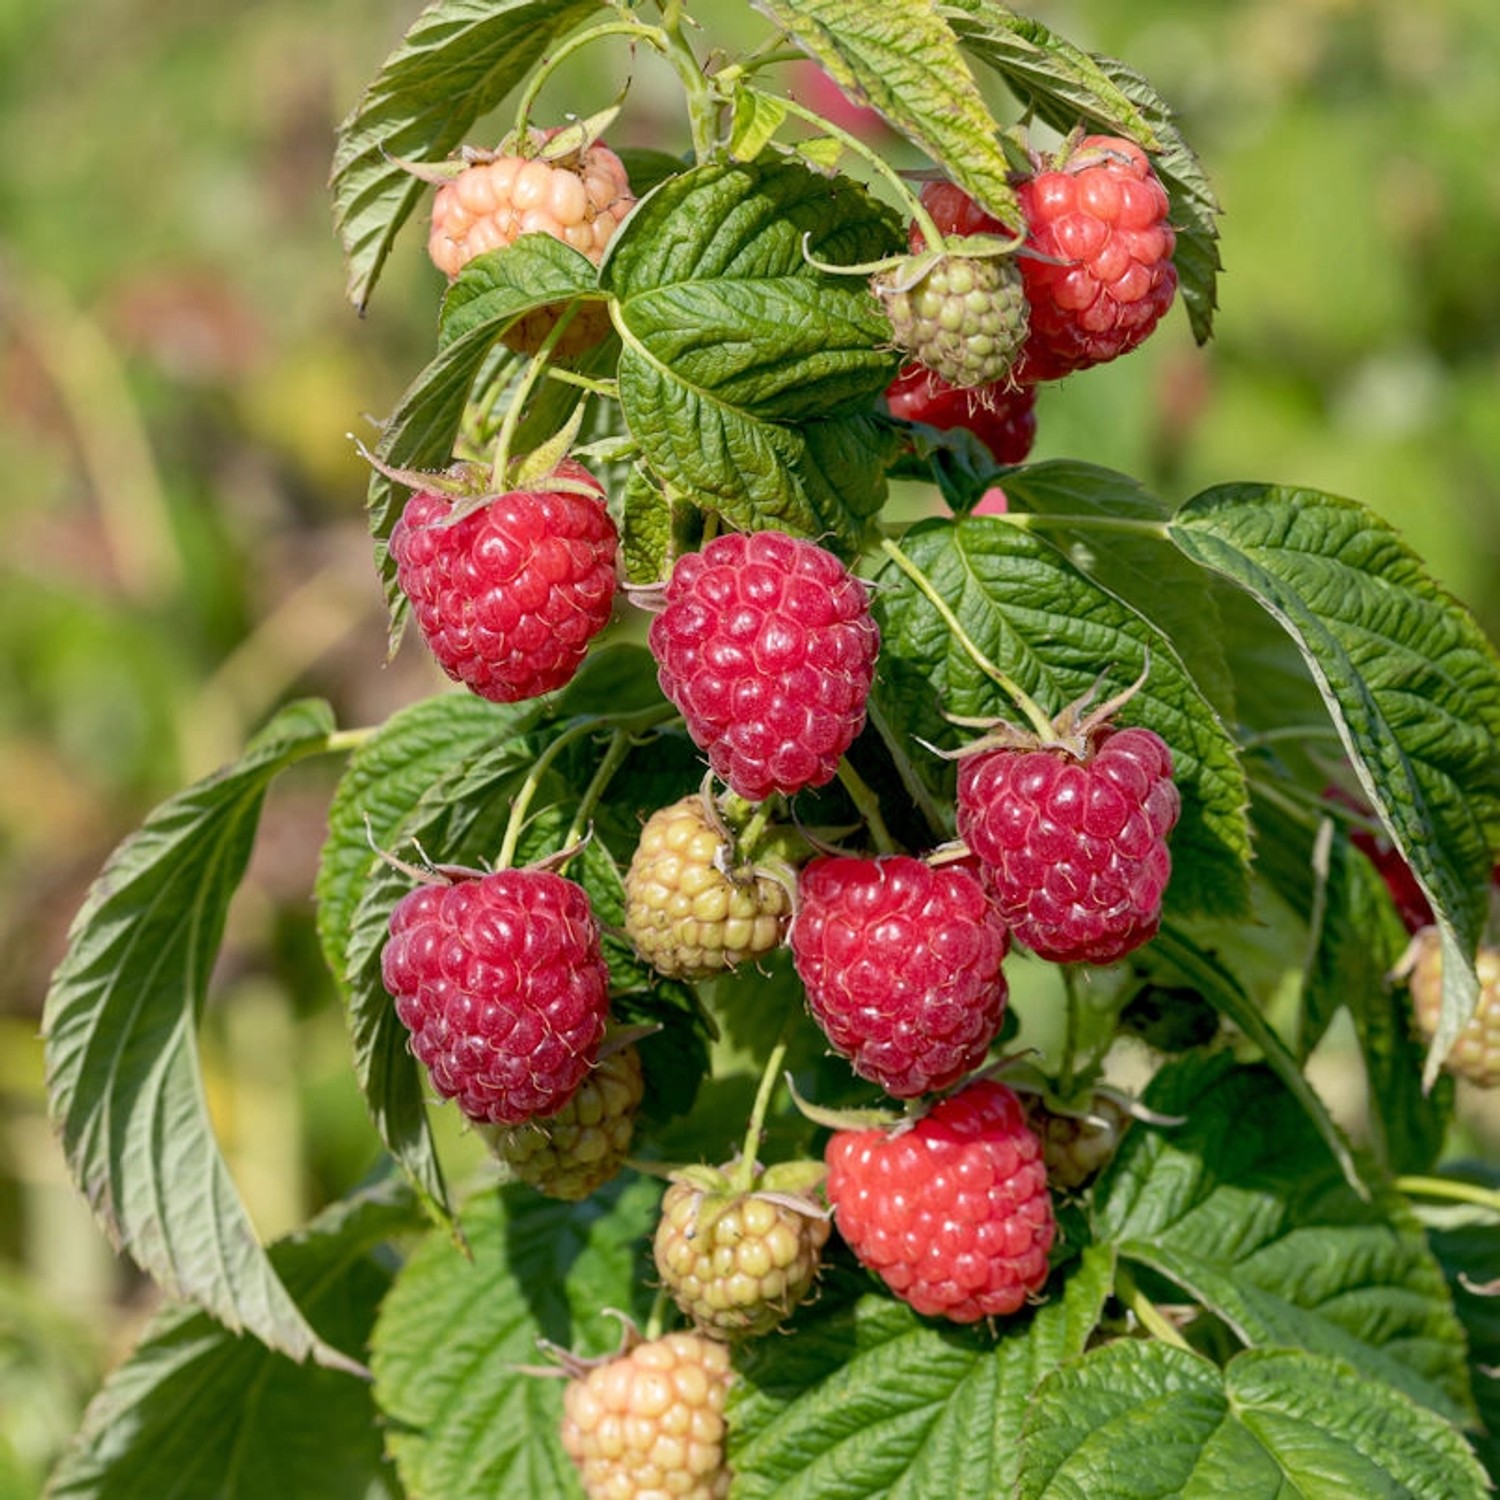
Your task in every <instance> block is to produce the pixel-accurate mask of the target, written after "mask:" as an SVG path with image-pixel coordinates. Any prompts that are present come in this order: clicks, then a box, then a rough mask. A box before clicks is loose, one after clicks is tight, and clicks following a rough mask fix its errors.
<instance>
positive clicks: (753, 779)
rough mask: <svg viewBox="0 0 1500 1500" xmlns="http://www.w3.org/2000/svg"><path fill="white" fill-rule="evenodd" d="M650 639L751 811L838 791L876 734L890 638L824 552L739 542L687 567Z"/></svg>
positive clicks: (664, 672)
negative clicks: (879, 668)
mask: <svg viewBox="0 0 1500 1500" xmlns="http://www.w3.org/2000/svg"><path fill="white" fill-rule="evenodd" d="M650 640H651V650H652V653H653V654H654V655H655V657H656V662H657V677H658V680H659V681H660V683H661V690H662V692H664V693H665V694H666V695H667V697H668V698H669V699H671V701H672V702H673V703H674V704H676V706H677V708H678V709H679V710H680V711H681V713H682V716H683V719H684V720H685V721H686V723H687V728H688V733H689V734H691V735H692V737H693V740H694V742H695V743H696V744H697V745H698V748H699V749H700V750H705V751H707V752H708V762H709V764H710V765H711V766H712V767H713V769H714V771H715V772H716V773H717V774H718V775H719V776H720V777H721V778H722V779H723V780H724V781H726V782H727V783H728V784H729V785H730V787H732V788H733V789H734V790H735V791H736V792H738V793H739V794H740V796H742V797H744V798H747V799H748V800H749V801H751V802H759V801H760V800H762V799H763V798H765V797H768V796H770V794H771V793H772V792H787V793H792V792H799V791H801V790H802V789H803V788H804V787H814V786H822V785H824V784H825V783H826V782H828V781H831V780H832V779H833V776H834V773H835V772H836V771H837V770H838V763H839V758H840V757H841V756H842V755H843V753H844V751H845V750H847V749H848V748H849V745H850V744H851V743H852V741H853V739H854V737H855V735H857V734H858V733H859V731H860V729H861V728H862V727H863V725H864V722H865V700H866V699H867V698H868V697H869V694H870V684H871V682H872V681H873V680H874V676H875V657H876V654H877V653H878V651H879V650H880V631H879V629H878V628H877V627H876V624H875V621H874V619H873V617H872V616H871V614H870V602H869V596H868V594H867V592H866V588H865V585H864V584H863V583H862V582H861V581H860V580H859V579H857V578H856V577H855V576H854V575H853V574H852V573H850V572H849V570H848V569H847V568H845V567H844V565H843V563H841V562H840V561H839V560H838V558H836V557H835V556H834V555H833V554H832V553H831V552H825V551H824V550H823V548H821V547H819V546H817V545H816V544H815V543H813V542H807V541H801V540H799V539H798V538H796V537H790V536H786V535H785V534H783V533H782V532H779V531H759V532H755V533H753V534H752V535H748V536H747V535H743V534H741V533H738V532H732V533H727V534H725V535H724V536H720V537H715V538H714V540H713V541H711V542H710V543H709V544H708V545H707V546H706V547H705V548H704V549H703V550H702V551H701V552H692V553H688V554H687V555H686V556H684V557H681V558H679V559H678V561H677V565H676V567H674V568H673V570H672V577H671V579H670V580H669V582H668V583H667V588H666V608H665V609H664V610H663V611H662V612H661V613H660V614H659V615H658V616H657V617H656V619H655V620H653V621H652V622H651V637H650Z"/></svg>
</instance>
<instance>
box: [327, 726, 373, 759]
mask: <svg viewBox="0 0 1500 1500" xmlns="http://www.w3.org/2000/svg"><path fill="white" fill-rule="evenodd" d="M375 732H376V731H375V727H374V726H373V725H371V726H368V727H366V728H364V729H336V730H334V732H333V733H332V734H330V735H329V736H328V738H327V739H326V740H324V741H323V753H324V754H325V755H347V754H348V753H349V752H350V751H351V750H358V749H359V747H360V746H361V745H363V744H364V743H365V741H366V740H368V739H371V738H373V737H374V735H375Z"/></svg>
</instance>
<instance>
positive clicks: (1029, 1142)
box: [825, 1079, 1056, 1323]
mask: <svg viewBox="0 0 1500 1500" xmlns="http://www.w3.org/2000/svg"><path fill="white" fill-rule="evenodd" d="M825 1155H826V1160H827V1163H828V1183H827V1189H826V1191H827V1194H828V1201H829V1202H830V1203H831V1204H832V1205H833V1211H834V1218H835V1221H836V1223H837V1224H838V1229H839V1233H840V1234H842V1235H843V1237H844V1239H845V1240H846V1241H847V1242H848V1245H849V1248H850V1249H851V1250H853V1251H854V1253H855V1254H856V1255H857V1256H858V1257H859V1259H860V1260H861V1262H862V1263H863V1264H864V1265H866V1266H867V1267H869V1269H870V1270H872V1271H874V1272H876V1273H877V1274H879V1275H880V1276H881V1277H882V1278H883V1279H884V1281H885V1284H886V1285H887V1286H888V1287H890V1289H891V1290H892V1291H893V1292H894V1293H895V1294H896V1295H897V1296H898V1297H900V1298H901V1300H902V1301H903V1302H908V1303H910V1304H911V1306H912V1307H914V1308H916V1310H917V1311H918V1312H920V1313H926V1314H929V1315H931V1314H936V1315H938V1316H941V1317H946V1318H951V1319H952V1320H953V1321H954V1322H955V1323H974V1322H977V1321H978V1320H979V1319H980V1318H987V1317H993V1316H995V1315H997V1314H998V1315H1001V1316H1003V1315H1005V1314H1008V1313H1013V1312H1015V1311H1016V1310H1017V1309H1018V1308H1020V1306H1021V1305H1022V1303H1024V1302H1025V1301H1026V1299H1027V1297H1029V1296H1030V1295H1032V1294H1033V1293H1034V1292H1036V1291H1038V1290H1039V1289H1040V1288H1041V1286H1042V1283H1043V1282H1044V1281H1046V1279H1047V1254H1048V1251H1050V1250H1051V1248H1052V1240H1053V1236H1054V1234H1055V1233H1056V1221H1055V1220H1054V1218H1053V1214H1052V1200H1051V1198H1050V1197H1049V1196H1048V1193H1047V1172H1046V1168H1045V1167H1044V1166H1043V1164H1042V1143H1041V1141H1040V1140H1039V1139H1038V1138H1037V1135H1036V1133H1035V1132H1034V1131H1033V1130H1032V1129H1031V1127H1030V1126H1029V1125H1027V1123H1026V1111H1025V1109H1024V1107H1023V1106H1022V1104H1021V1101H1020V1100H1019V1099H1018V1098H1017V1097H1016V1095H1015V1094H1014V1093H1013V1092H1012V1091H1011V1090H1010V1089H1008V1088H1006V1087H1005V1085H1004V1084H1002V1083H995V1082H994V1081H993V1080H991V1079H981V1080H979V1081H978V1082H977V1083H971V1084H970V1085H969V1086H968V1087H967V1088H965V1089H962V1090H961V1091H960V1092H959V1093H957V1094H955V1095H953V1097H952V1098H950V1099H944V1100H943V1101H942V1102H941V1103H939V1104H937V1105H935V1106H934V1107H933V1108H932V1109H931V1110H930V1111H928V1113H927V1114H926V1115H924V1116H923V1117H922V1118H921V1119H920V1120H918V1121H917V1122H916V1124H915V1125H912V1126H911V1127H910V1128H909V1129H908V1128H904V1127H902V1126H898V1127H897V1128H896V1129H895V1130H893V1131H886V1130H880V1129H875V1130H841V1131H839V1132H838V1133H837V1134H836V1135H834V1137H833V1138H832V1140H830V1141H829V1143H828V1149H827V1152H826V1154H825Z"/></svg>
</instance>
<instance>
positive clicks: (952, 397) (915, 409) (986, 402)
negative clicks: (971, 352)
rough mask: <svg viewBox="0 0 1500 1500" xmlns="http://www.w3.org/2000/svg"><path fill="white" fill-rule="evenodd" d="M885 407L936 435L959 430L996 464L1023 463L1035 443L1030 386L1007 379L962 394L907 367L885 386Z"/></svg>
mask: <svg viewBox="0 0 1500 1500" xmlns="http://www.w3.org/2000/svg"><path fill="white" fill-rule="evenodd" d="M885 400H886V405H887V406H889V407H890V409H891V415H892V416H893V417H899V418H900V419H901V420H902V421H903V422H925V423H926V424H927V425H928V426H929V427H936V428H937V429H938V430H939V431H941V432H951V431H952V430H953V429H954V428H960V427H961V428H963V429H964V430H966V431H968V432H972V433H973V434H974V436H975V437H977V438H978V439H979V441H980V442H981V443H983V444H984V445H985V447H986V448H988V449H989V450H990V452H991V453H992V454H993V455H994V457H995V461H996V463H1002V464H1019V463H1024V462H1025V459H1026V455H1027V454H1028V453H1030V452H1031V445H1032V444H1033V443H1034V442H1035V441H1036V387H1035V386H1034V385H1012V384H1011V383H1010V382H1009V381H1008V380H999V381H996V382H995V383H994V384H993V385H982V386H977V387H975V388H973V389H971V390H963V389H961V388H960V387H958V386H956V385H949V384H948V382H947V381H946V380H943V379H942V378H941V377H939V376H937V375H934V374H933V373H932V372H931V371H930V370H926V369H923V367H922V366H921V365H907V366H906V368H905V369H904V370H902V371H901V373H900V374H899V375H898V376H897V377H896V378H895V379H894V380H893V381H892V382H891V383H890V385H889V387H888V388H887V389H886V393H885Z"/></svg>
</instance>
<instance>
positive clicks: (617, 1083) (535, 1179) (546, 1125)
mask: <svg viewBox="0 0 1500 1500" xmlns="http://www.w3.org/2000/svg"><path fill="white" fill-rule="evenodd" d="M645 1090H646V1085H645V1080H644V1078H643V1077H642V1075H641V1055H640V1053H639V1052H637V1051H636V1049H635V1048H634V1047H621V1048H620V1049H619V1050H618V1051H617V1052H611V1053H610V1054H609V1056H608V1057H602V1058H600V1059H599V1062H598V1064H597V1065H596V1066H595V1068H594V1070H593V1072H591V1073H590V1074H589V1075H588V1077H587V1078H585V1079H584V1080H583V1082H582V1083H581V1084H580V1085H579V1087H578V1091H577V1093H575V1094H574V1095H573V1097H572V1098H571V1099H569V1100H568V1102H567V1103H566V1104H565V1105H563V1107H562V1108H561V1109H560V1110H558V1111H557V1113H556V1114H555V1115H550V1116H548V1117H547V1118H546V1119H544V1120H543V1119H531V1120H527V1121H525V1122H524V1123H523V1124H520V1125H485V1126H481V1127H480V1130H481V1133H482V1134H483V1135H484V1138H485V1140H486V1141H487V1142H488V1144H489V1148H490V1150H491V1151H493V1152H494V1154H495V1155H496V1156H497V1157H499V1158H500V1160H501V1161H503V1162H504V1163H505V1164H506V1165H507V1166H508V1167H509V1168H510V1170H511V1175H512V1176H513V1177H514V1178H516V1180H517V1181H519V1182H525V1183H528V1184H530V1186H532V1187H534V1188H535V1189H536V1190H537V1192H539V1193H542V1194H544V1195H545V1196H546V1197H548V1198H558V1199H561V1200H562V1201H563V1202H565V1203H576V1202H578V1201H579V1200H580V1199H583V1198H587V1197H588V1196H589V1194H590V1193H592V1192H594V1191H595V1190H596V1189H598V1188H601V1187H603V1186H604V1184H605V1183H606V1182H608V1181H609V1180H610V1179H611V1178H612V1177H614V1176H615V1175H616V1173H618V1172H619V1170H620V1168H621V1167H622V1166H623V1165H624V1163H625V1158H626V1156H627V1155H629V1153H630V1139H631V1137H632V1136H633V1135H634V1134H635V1116H636V1111H637V1110H638V1109H639V1108H640V1105H641V1098H642V1096H643V1095H644V1093H645Z"/></svg>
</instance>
